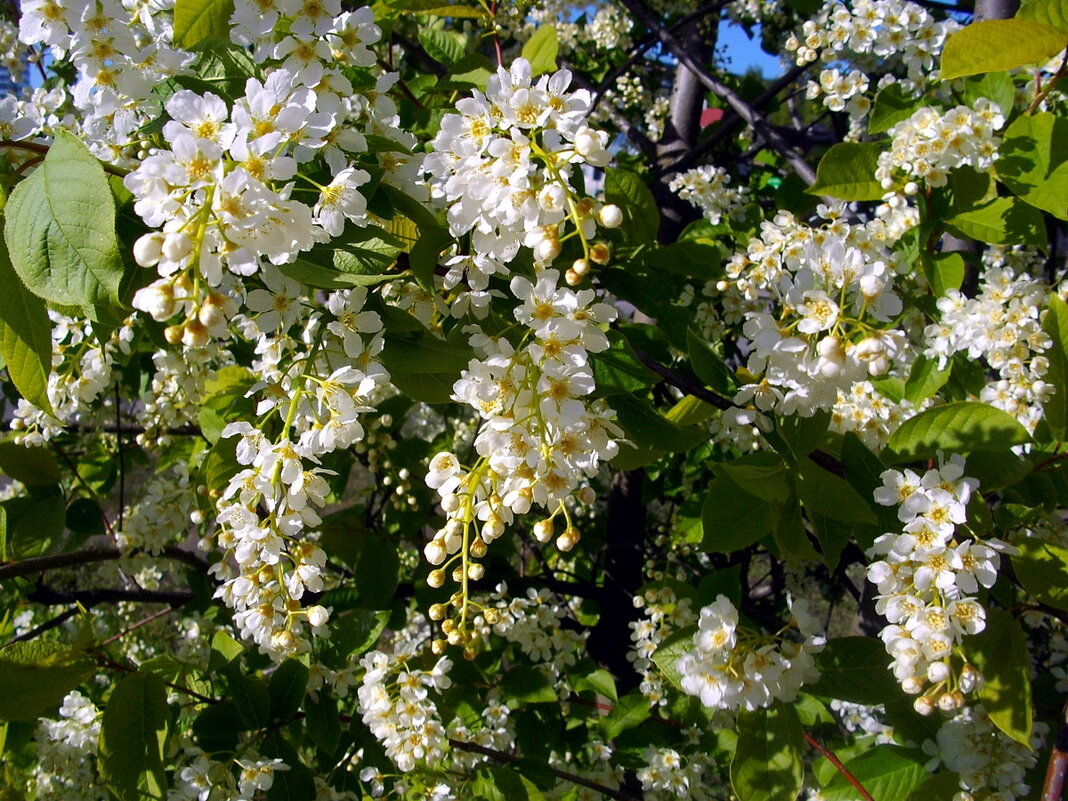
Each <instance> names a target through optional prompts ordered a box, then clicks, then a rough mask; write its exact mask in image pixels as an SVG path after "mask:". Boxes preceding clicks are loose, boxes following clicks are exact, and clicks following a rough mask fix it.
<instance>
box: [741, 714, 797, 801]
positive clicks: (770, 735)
mask: <svg viewBox="0 0 1068 801" xmlns="http://www.w3.org/2000/svg"><path fill="white" fill-rule="evenodd" d="M736 731H737V734H738V746H737V748H736V749H735V752H734V758H733V759H732V760H731V787H732V788H733V789H734V794H735V795H736V796H737V797H738V801H792V800H793V799H795V798H797V796H798V794H799V793H800V792H801V785H802V782H803V780H804V776H805V766H804V761H803V759H802V743H803V735H802V731H801V721H800V720H799V719H798V717H797V711H796V710H795V709H794V708H793V707H792V706H790V705H788V704H777V705H775V706H773V707H771V708H769V709H758V710H756V711H755V712H739V713H738V723H737V727H736Z"/></svg>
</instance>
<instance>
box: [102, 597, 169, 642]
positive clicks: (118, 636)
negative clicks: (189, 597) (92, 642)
mask: <svg viewBox="0 0 1068 801" xmlns="http://www.w3.org/2000/svg"><path fill="white" fill-rule="evenodd" d="M176 608H177V607H176V606H168V607H166V608H164V609H160V610H159V611H158V612H155V613H153V614H151V615H149V616H148V617H146V618H142V619H141V620H138V621H137V622H136V623H134V624H133V625H132V626H129V627H127V628H125V629H123V630H122V631H120V632H119V633H118V634H112V635H111V636H110V637H108V638H107V639H106V640H104V641H103V642H102V643H100V646H99V647H100V648H103V647H104V646H105V645H111V644H112V643H113V642H115V641H116V640H120V639H122V638H123V637H125V636H126V635H127V634H129V633H130V632H131V631H136V630H137V629H139V628H141V627H142V626H147V625H148V624H149V623H151V622H152V621H153V620H158V619H159V618H161V617H163V616H164V615H169V614H170V613H171V612H173V611H174V610H175V609H176Z"/></svg>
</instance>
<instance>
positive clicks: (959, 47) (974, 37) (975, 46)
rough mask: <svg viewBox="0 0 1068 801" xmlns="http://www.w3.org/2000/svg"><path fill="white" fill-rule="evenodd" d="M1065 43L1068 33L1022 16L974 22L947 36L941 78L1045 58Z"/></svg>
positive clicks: (1058, 50)
mask: <svg viewBox="0 0 1068 801" xmlns="http://www.w3.org/2000/svg"><path fill="white" fill-rule="evenodd" d="M1066 46H1068V33H1065V32H1064V31H1058V30H1057V29H1056V28H1051V27H1049V26H1048V25H1042V24H1039V23H1037V22H1031V21H1029V20H1025V19H997V20H986V21H983V22H973V23H972V24H971V25H969V26H968V27H966V28H962V29H961V30H959V31H957V32H956V33H954V34H952V35H951V36H950V37H949V38H948V39H946V43H945V46H944V47H943V48H942V63H941V66H940V68H939V74H940V77H941V78H942V80H944V81H948V80H950V79H951V78H960V77H963V76H965V75H978V74H979V73H981V72H1000V71H1002V70H1011V69H1013V68H1015V67H1024V66H1027V65H1028V64H1036V63H1039V62H1044V61H1048V60H1049V59H1051V58H1053V56H1055V55H1057V53H1059V52H1060V51H1062V50H1064V48H1065V47H1066Z"/></svg>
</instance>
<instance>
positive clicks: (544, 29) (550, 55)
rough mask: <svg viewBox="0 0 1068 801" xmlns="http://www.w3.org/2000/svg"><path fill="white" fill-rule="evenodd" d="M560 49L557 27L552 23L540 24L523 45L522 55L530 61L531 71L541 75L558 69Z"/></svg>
mask: <svg viewBox="0 0 1068 801" xmlns="http://www.w3.org/2000/svg"><path fill="white" fill-rule="evenodd" d="M559 49H560V44H559V42H558V41H557V38H556V28H554V27H553V26H552V25H540V26H539V27H538V29H537V30H536V31H534V33H533V34H532V35H531V37H530V38H529V39H527V41H526V44H524V45H523V53H522V55H523V58H525V59H526V60H527V61H529V62H530V69H531V72H532V73H533V74H534V75H541V74H542V73H545V72H552V71H553V70H555V69H556V54H557V52H558V50H559Z"/></svg>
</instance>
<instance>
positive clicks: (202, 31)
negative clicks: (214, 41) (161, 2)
mask: <svg viewBox="0 0 1068 801" xmlns="http://www.w3.org/2000/svg"><path fill="white" fill-rule="evenodd" d="M233 14H234V0H175V3H174V43H175V44H176V45H178V47H183V48H185V49H186V50H189V49H190V48H192V47H193V46H194V45H196V44H197V43H199V42H200V41H201V40H202V39H207V38H208V37H209V36H212V37H218V38H219V39H227V40H229V38H230V17H232V16H233Z"/></svg>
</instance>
